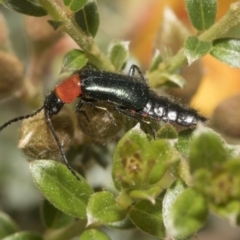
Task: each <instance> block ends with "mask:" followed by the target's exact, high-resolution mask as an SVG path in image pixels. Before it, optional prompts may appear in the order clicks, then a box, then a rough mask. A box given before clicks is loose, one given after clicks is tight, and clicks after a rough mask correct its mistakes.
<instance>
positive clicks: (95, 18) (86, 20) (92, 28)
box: [75, 0, 99, 37]
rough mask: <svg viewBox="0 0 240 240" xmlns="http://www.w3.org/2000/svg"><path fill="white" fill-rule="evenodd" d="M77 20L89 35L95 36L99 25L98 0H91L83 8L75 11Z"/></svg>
mask: <svg viewBox="0 0 240 240" xmlns="http://www.w3.org/2000/svg"><path fill="white" fill-rule="evenodd" d="M76 1H77V0H76ZM75 20H76V23H77V24H78V26H79V27H80V28H81V29H82V30H83V31H84V32H85V33H86V34H87V35H91V36H92V37H94V36H95V35H96V34H97V30H98V27H99V13H98V8H97V3H96V1H95V0H89V1H88V3H87V4H85V6H84V7H83V8H82V9H81V10H79V11H78V12H76V13H75Z"/></svg>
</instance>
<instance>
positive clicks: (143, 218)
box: [129, 199, 165, 239]
mask: <svg viewBox="0 0 240 240" xmlns="http://www.w3.org/2000/svg"><path fill="white" fill-rule="evenodd" d="M129 217H130V219H131V220H132V222H133V224H134V225H135V226H136V227H137V228H139V229H140V230H142V231H143V232H146V233H148V234H151V235H153V236H156V237H159V238H162V239H163V238H164V237H165V230H164V225H163V219H162V200H160V199H156V203H155V204H152V203H151V202H149V201H147V200H142V201H139V202H138V203H136V204H135V205H133V206H132V207H131V208H130V210H129Z"/></svg>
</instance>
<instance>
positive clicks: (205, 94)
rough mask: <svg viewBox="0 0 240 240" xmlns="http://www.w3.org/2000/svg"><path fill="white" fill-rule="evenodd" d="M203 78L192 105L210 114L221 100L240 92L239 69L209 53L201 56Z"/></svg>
mask: <svg viewBox="0 0 240 240" xmlns="http://www.w3.org/2000/svg"><path fill="white" fill-rule="evenodd" d="M202 63H203V71H204V72H203V75H204V77H203V79H202V83H201V85H200V87H199V89H198V92H197V93H196V95H195V96H194V97H193V99H192V105H193V106H197V108H198V109H199V110H200V111H201V112H202V113H203V114H205V115H207V116H210V115H211V113H212V112H213V110H214V109H215V107H217V105H218V104H219V103H220V102H222V101H223V100H225V99H227V98H229V97H230V96H233V95H235V94H237V93H240V78H239V76H240V69H236V68H232V67H230V66H228V65H227V64H224V63H222V62H220V61H218V60H217V59H215V58H214V57H212V56H211V55H207V56H205V57H203V58H202Z"/></svg>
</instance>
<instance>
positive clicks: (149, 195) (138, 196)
mask: <svg viewBox="0 0 240 240" xmlns="http://www.w3.org/2000/svg"><path fill="white" fill-rule="evenodd" d="M162 190H163V189H162V188H161V187H159V186H153V187H150V188H148V189H144V190H133V191H131V192H130V193H129V196H130V197H131V198H132V199H135V200H144V199H146V200H149V201H150V202H151V203H152V204H155V199H156V197H157V196H158V195H159V194H160V193H161V192H162Z"/></svg>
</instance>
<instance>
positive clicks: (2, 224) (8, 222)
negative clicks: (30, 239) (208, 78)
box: [0, 212, 18, 239]
mask: <svg viewBox="0 0 240 240" xmlns="http://www.w3.org/2000/svg"><path fill="white" fill-rule="evenodd" d="M17 231H18V227H17V225H16V223H14V222H13V220H12V219H11V218H10V217H9V216H8V215H7V214H5V213H4V212H0V239H3V238H4V237H6V236H8V235H10V234H12V233H15V232H17Z"/></svg>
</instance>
